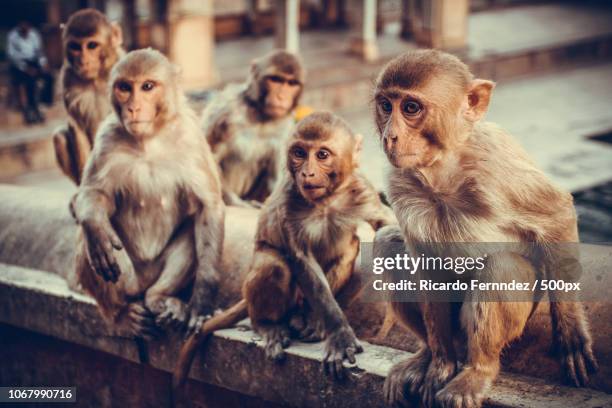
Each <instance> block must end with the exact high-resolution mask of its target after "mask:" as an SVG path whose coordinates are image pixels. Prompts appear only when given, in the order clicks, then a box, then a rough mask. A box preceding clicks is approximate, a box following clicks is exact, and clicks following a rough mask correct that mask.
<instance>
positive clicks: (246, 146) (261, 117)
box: [201, 51, 304, 207]
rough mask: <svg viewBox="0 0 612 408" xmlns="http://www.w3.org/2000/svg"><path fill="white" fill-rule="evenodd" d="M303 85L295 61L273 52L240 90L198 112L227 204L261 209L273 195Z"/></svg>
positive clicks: (233, 88) (226, 92) (231, 90)
mask: <svg viewBox="0 0 612 408" xmlns="http://www.w3.org/2000/svg"><path fill="white" fill-rule="evenodd" d="M272 79H274V81H273V80H272ZM279 79H280V80H282V81H284V83H280V82H279ZM303 85H304V72H303V69H302V66H301V63H300V61H299V59H298V58H297V57H296V56H294V55H292V54H290V53H287V52H285V51H274V52H271V53H270V54H268V55H266V56H264V57H262V58H259V59H257V60H255V61H254V62H253V64H252V65H251V72H250V75H249V78H248V80H247V81H246V82H245V83H244V84H241V85H230V86H229V87H227V88H226V89H225V90H223V91H222V92H221V94H219V95H217V96H216V97H215V98H214V99H213V100H212V101H211V102H210V103H209V104H208V105H207V106H206V108H205V109H204V111H203V112H202V119H201V120H202V128H203V130H204V134H205V137H206V139H207V140H208V142H209V144H210V146H211V148H212V151H213V154H214V156H215V160H216V161H217V163H218V165H219V168H220V173H221V177H222V180H223V194H224V200H225V203H226V204H228V205H238V206H246V207H251V206H256V207H259V206H261V204H260V203H261V202H263V201H264V199H265V198H266V197H267V196H268V195H269V194H270V193H271V191H272V190H273V189H274V186H275V183H276V182H277V181H278V178H279V174H280V172H282V169H283V167H284V164H283V162H282V160H281V159H280V158H282V157H283V155H282V154H281V152H282V149H284V147H285V146H284V145H285V143H286V141H287V138H288V137H289V135H290V132H291V129H292V128H293V126H294V119H293V115H292V113H293V109H294V108H295V107H296V106H297V104H298V102H299V99H300V96H301V93H302V89H303ZM274 107H275V108H274ZM272 108H274V109H272Z"/></svg>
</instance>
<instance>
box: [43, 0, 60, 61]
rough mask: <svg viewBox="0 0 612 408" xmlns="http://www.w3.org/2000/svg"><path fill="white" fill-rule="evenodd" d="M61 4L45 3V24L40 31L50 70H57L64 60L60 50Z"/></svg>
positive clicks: (55, 1)
mask: <svg viewBox="0 0 612 408" xmlns="http://www.w3.org/2000/svg"><path fill="white" fill-rule="evenodd" d="M61 23H62V4H61V1H60V0H50V1H49V2H48V3H47V22H46V23H45V24H44V25H43V27H42V29H41V34H42V39H43V45H44V48H45V55H46V56H47V60H48V61H49V66H50V67H51V68H59V67H60V66H61V65H62V60H63V59H64V56H63V54H64V51H63V49H62V30H61V29H60V24H61Z"/></svg>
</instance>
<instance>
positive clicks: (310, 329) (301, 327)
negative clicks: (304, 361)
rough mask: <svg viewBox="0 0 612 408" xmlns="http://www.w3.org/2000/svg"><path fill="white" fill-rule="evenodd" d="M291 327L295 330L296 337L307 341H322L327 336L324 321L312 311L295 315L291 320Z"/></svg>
mask: <svg viewBox="0 0 612 408" xmlns="http://www.w3.org/2000/svg"><path fill="white" fill-rule="evenodd" d="M289 327H290V328H291V330H292V331H293V332H294V333H293V334H294V337H296V338H298V339H299V340H300V341H303V342H306V343H314V342H318V341H322V340H323V339H324V338H325V327H324V326H323V322H322V321H321V319H319V318H318V317H316V316H315V315H314V313H312V312H309V313H307V314H301V313H298V314H296V315H294V316H293V317H292V318H291V320H290V322H289Z"/></svg>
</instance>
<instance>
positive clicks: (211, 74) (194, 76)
mask: <svg viewBox="0 0 612 408" xmlns="http://www.w3.org/2000/svg"><path fill="white" fill-rule="evenodd" d="M167 22H168V38H167V50H166V52H167V54H168V57H169V58H170V60H171V61H173V62H174V63H176V64H178V65H179V66H180V67H181V68H182V70H183V85H184V86H185V87H186V88H202V87H209V86H211V85H213V84H214V83H215V82H217V80H218V73H217V70H216V68H215V64H214V47H215V39H214V35H215V31H214V23H215V21H214V14H213V0H169V1H168V14H167Z"/></svg>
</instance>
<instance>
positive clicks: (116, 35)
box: [111, 22, 123, 47]
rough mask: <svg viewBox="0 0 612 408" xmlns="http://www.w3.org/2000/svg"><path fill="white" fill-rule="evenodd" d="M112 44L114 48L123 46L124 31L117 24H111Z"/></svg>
mask: <svg viewBox="0 0 612 408" xmlns="http://www.w3.org/2000/svg"><path fill="white" fill-rule="evenodd" d="M111 43H112V45H113V47H120V46H122V45H123V30H122V29H121V26H120V25H119V23H117V22H112V23H111Z"/></svg>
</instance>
